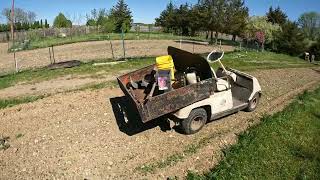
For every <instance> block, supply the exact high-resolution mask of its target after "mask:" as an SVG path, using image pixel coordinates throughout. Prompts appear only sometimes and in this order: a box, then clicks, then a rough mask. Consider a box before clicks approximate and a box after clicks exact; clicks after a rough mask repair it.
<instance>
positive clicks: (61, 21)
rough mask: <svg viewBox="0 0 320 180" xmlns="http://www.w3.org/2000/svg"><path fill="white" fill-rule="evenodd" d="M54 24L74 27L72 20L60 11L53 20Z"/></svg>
mask: <svg viewBox="0 0 320 180" xmlns="http://www.w3.org/2000/svg"><path fill="white" fill-rule="evenodd" d="M53 26H54V27H56V28H67V27H72V22H71V21H70V20H68V19H67V18H66V17H65V15H64V14H62V13H59V15H58V16H57V17H56V18H55V19H54V21H53Z"/></svg>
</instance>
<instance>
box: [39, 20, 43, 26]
mask: <svg viewBox="0 0 320 180" xmlns="http://www.w3.org/2000/svg"><path fill="white" fill-rule="evenodd" d="M40 28H43V22H42V19H41V20H40Z"/></svg>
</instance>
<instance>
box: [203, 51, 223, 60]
mask: <svg viewBox="0 0 320 180" xmlns="http://www.w3.org/2000/svg"><path fill="white" fill-rule="evenodd" d="M223 56H224V52H223V51H222V52H217V51H212V52H211V53H210V54H209V55H208V57H207V61H209V62H216V61H219V60H221V59H222V57H223Z"/></svg>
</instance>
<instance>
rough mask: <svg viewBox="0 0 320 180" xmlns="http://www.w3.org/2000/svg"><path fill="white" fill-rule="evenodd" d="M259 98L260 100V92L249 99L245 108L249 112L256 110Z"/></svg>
mask: <svg viewBox="0 0 320 180" xmlns="http://www.w3.org/2000/svg"><path fill="white" fill-rule="evenodd" d="M259 100H260V95H259V93H256V94H255V95H254V96H253V98H252V99H251V100H250V101H249V104H248V107H247V108H246V109H245V111H247V112H252V111H254V110H255V109H256V108H257V106H258V104H259Z"/></svg>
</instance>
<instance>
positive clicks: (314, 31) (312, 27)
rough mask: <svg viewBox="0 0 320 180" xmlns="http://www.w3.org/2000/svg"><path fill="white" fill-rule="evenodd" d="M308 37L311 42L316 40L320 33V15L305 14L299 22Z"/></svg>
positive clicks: (314, 13) (313, 13)
mask: <svg viewBox="0 0 320 180" xmlns="http://www.w3.org/2000/svg"><path fill="white" fill-rule="evenodd" d="M298 24H299V25H300V27H301V28H302V30H303V32H304V33H305V34H306V36H307V37H308V38H309V39H311V40H316V38H317V36H318V35H319V32H320V14H319V13H317V12H307V13H303V14H302V15H301V16H300V17H299V20H298Z"/></svg>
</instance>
